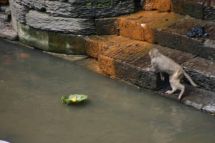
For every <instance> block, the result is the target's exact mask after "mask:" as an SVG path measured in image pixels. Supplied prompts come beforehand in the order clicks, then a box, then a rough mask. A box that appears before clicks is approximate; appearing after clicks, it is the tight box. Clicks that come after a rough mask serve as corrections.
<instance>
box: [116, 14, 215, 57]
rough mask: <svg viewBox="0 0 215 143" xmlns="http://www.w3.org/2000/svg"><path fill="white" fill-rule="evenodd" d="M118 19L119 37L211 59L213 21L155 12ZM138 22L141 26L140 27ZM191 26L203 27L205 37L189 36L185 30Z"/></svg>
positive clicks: (214, 43) (214, 41) (214, 52)
mask: <svg viewBox="0 0 215 143" xmlns="http://www.w3.org/2000/svg"><path fill="white" fill-rule="evenodd" d="M164 17H165V18H164ZM118 21H119V22H118V25H119V26H118V27H119V34H120V35H121V36H124V37H128V38H131V39H135V40H141V41H147V42H150V43H156V44H159V45H162V46H165V47H169V48H173V49H178V50H181V51H185V52H189V53H192V54H194V55H198V56H200V57H204V58H207V59H209V60H215V38H214V37H215V34H214V33H215V28H214V27H215V24H214V23H213V22H210V21H203V20H198V19H194V18H191V17H189V16H181V15H177V14H175V13H165V12H164V13H159V12H157V11H153V12H147V11H145V12H139V13H136V14H132V15H129V16H123V17H120V18H119V20H118ZM141 24H143V25H144V27H141ZM195 26H202V27H204V28H205V31H206V32H207V33H208V35H209V36H208V37H205V38H189V37H188V36H187V35H186V33H187V32H188V31H189V30H190V29H191V28H193V27H195ZM164 39H165V40H164Z"/></svg>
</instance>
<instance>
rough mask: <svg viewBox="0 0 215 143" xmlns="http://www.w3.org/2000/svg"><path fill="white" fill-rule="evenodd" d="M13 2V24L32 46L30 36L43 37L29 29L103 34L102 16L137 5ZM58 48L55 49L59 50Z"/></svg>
mask: <svg viewBox="0 0 215 143" xmlns="http://www.w3.org/2000/svg"><path fill="white" fill-rule="evenodd" d="M10 5H11V9H12V20H13V25H14V27H15V29H17V32H18V35H19V37H20V39H21V40H23V41H25V42H27V44H30V45H32V46H34V44H32V41H31V40H30V39H34V41H35V40H40V39H38V35H34V34H32V33H29V32H30V31H38V32H41V34H42V35H43V34H44V32H45V33H46V32H47V34H46V35H50V33H58V34H57V35H62V34H64V36H65V35H67V36H72V38H74V36H76V35H79V38H80V37H81V36H80V35H82V36H86V35H92V34H101V32H100V31H99V30H98V29H97V28H96V27H97V25H99V23H98V22H103V23H104V21H103V20H101V19H105V21H107V20H106V19H107V18H112V17H115V16H119V15H123V14H128V13H132V12H134V11H135V9H136V5H135V2H134V0H10ZM17 25H18V27H17ZM28 29H29V31H28ZM30 29H31V30H30ZM102 30H103V29H102ZM23 31H25V34H23ZM33 33H34V32H33ZM106 33H108V32H106ZM27 35H28V36H27ZM29 36H30V37H29ZM59 38H60V39H61V37H59ZM79 38H78V39H79ZM47 39H49V38H47ZM49 42H50V41H48V43H49ZM33 43H35V42H33ZM49 45H53V44H49ZM63 45H64V44H63ZM35 46H36V45H35ZM74 46H75V45H74ZM74 46H73V47H74ZM38 48H41V47H38ZM62 48H63V49H65V48H66V49H68V45H67V47H61V49H60V50H59V51H67V50H66V49H65V50H62ZM51 49H52V48H51ZM55 49H56V48H55ZM69 49H72V48H71V47H69ZM80 49H83V47H81V48H80ZM45 50H47V47H46V48H45ZM48 50H49V49H48ZM59 51H58V50H57V49H56V52H59Z"/></svg>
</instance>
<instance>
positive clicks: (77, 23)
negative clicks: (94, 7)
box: [26, 10, 95, 35]
mask: <svg viewBox="0 0 215 143" xmlns="http://www.w3.org/2000/svg"><path fill="white" fill-rule="evenodd" d="M26 23H27V25H29V26H31V27H33V28H36V29H41V30H47V31H56V32H64V33H71V34H76V35H79V34H81V35H82V34H83V35H88V34H95V24H94V21H93V20H91V19H81V18H62V17H53V16H49V15H47V14H44V13H41V12H37V11H32V10H31V11H29V13H28V14H27V15H26Z"/></svg>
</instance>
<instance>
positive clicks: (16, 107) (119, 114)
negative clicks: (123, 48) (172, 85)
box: [0, 41, 215, 143]
mask: <svg viewBox="0 0 215 143" xmlns="http://www.w3.org/2000/svg"><path fill="white" fill-rule="evenodd" d="M18 47H21V46H16V45H14V44H9V43H7V42H5V41H0V140H7V141H10V142H14V143H15V142H16V143H71V142H75V143H131V142H133V143H136V142H145V143H182V142H184V143H185V142H186V143H192V142H195V143H211V142H214V141H215V124H214V122H215V120H214V118H213V117H212V116H209V115H207V114H204V113H201V112H199V111H195V110H192V109H191V108H188V107H186V106H183V105H181V104H180V103H177V102H174V101H171V100H168V99H165V98H163V97H160V96H156V95H155V94H153V93H151V92H148V91H140V90H138V89H136V88H134V87H131V86H129V85H125V84H124V83H121V82H117V81H113V80H111V79H108V78H106V77H103V76H100V75H97V74H95V73H92V72H90V71H87V70H85V69H82V67H79V66H78V65H75V64H72V63H68V62H65V61H63V60H60V59H57V58H54V57H52V56H49V55H46V54H43V53H41V52H38V51H34V50H30V49H27V48H18ZM71 93H79V94H87V95H89V98H90V101H89V102H88V104H84V105H83V106H71V107H69V106H66V105H63V104H61V103H60V97H61V96H62V95H68V94H71Z"/></svg>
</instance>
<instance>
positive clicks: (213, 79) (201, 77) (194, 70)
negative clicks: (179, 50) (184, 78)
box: [183, 57, 215, 91]
mask: <svg viewBox="0 0 215 143" xmlns="http://www.w3.org/2000/svg"><path fill="white" fill-rule="evenodd" d="M183 67H184V68H185V70H186V71H187V73H189V75H190V76H191V77H192V79H193V80H194V81H195V82H196V84H197V85H198V86H199V87H201V88H204V89H206V90H210V91H215V63H214V62H213V61H210V60H206V59H203V58H199V57H197V58H194V59H191V60H189V61H187V62H185V63H184V64H183Z"/></svg>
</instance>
